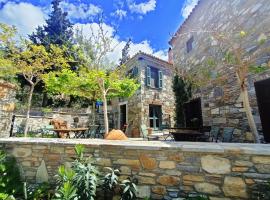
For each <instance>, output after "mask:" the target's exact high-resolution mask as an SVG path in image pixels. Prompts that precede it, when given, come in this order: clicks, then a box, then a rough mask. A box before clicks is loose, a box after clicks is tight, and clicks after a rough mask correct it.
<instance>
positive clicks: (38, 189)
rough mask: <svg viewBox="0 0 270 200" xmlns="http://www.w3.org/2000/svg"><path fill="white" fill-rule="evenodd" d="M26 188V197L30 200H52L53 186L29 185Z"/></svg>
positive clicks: (46, 184) (45, 184)
mask: <svg viewBox="0 0 270 200" xmlns="http://www.w3.org/2000/svg"><path fill="white" fill-rule="evenodd" d="M25 187H26V193H27V194H26V195H27V198H26V199H29V200H43V199H46V200H50V199H52V196H53V194H52V186H51V185H49V184H48V183H40V184H29V185H27V186H25Z"/></svg>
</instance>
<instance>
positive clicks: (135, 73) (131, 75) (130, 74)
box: [127, 67, 139, 78]
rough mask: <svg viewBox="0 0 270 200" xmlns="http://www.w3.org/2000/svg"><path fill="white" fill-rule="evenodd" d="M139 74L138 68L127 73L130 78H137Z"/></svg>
mask: <svg viewBox="0 0 270 200" xmlns="http://www.w3.org/2000/svg"><path fill="white" fill-rule="evenodd" d="M138 73H139V69H138V67H133V68H132V69H131V70H129V71H128V72H127V75H128V76H130V78H135V77H136V76H137V75H138Z"/></svg>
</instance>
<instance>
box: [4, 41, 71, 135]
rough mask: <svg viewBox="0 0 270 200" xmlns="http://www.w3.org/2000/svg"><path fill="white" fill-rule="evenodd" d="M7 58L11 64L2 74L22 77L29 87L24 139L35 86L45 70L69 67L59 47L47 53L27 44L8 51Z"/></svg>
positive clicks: (42, 47)
mask: <svg viewBox="0 0 270 200" xmlns="http://www.w3.org/2000/svg"><path fill="white" fill-rule="evenodd" d="M8 58H9V61H10V62H11V63H12V64H11V65H7V66H5V67H4V69H5V70H4V74H7V75H13V76H16V75H22V76H23V77H24V79H25V80H26V81H27V82H28V84H29V86H30V89H29V95H28V101H27V113H26V120H25V128H24V135H25V137H26V136H27V131H28V121H29V117H30V109H31V102H32V96H33V92H34V89H35V86H36V85H37V84H38V83H39V82H40V81H41V80H42V76H43V75H44V74H45V73H46V72H47V70H49V69H51V68H52V67H54V68H65V67H69V64H68V60H66V57H64V52H63V51H62V49H60V48H59V47H56V46H53V45H51V46H50V49H49V51H48V50H46V48H45V47H44V46H43V45H35V44H29V43H27V42H26V46H25V47H20V48H13V49H9V57H8Z"/></svg>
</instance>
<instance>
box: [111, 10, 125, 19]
mask: <svg viewBox="0 0 270 200" xmlns="http://www.w3.org/2000/svg"><path fill="white" fill-rule="evenodd" d="M112 16H116V17H118V18H119V19H120V20H122V19H123V18H125V17H126V16H127V11H125V10H122V9H117V10H116V11H115V12H114V13H112Z"/></svg>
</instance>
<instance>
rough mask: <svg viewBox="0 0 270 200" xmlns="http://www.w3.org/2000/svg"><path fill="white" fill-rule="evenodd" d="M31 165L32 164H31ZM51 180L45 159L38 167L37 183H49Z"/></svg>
mask: <svg viewBox="0 0 270 200" xmlns="http://www.w3.org/2000/svg"><path fill="white" fill-rule="evenodd" d="M29 167H30V166H29ZM48 181H49V175H48V172H47V169H46V165H45V162H44V160H42V161H41V165H40V166H39V167H38V169H37V174H36V182H37V183H44V182H45V183H47V182H48Z"/></svg>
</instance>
